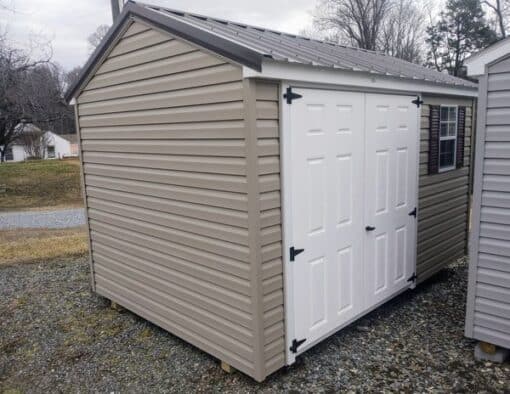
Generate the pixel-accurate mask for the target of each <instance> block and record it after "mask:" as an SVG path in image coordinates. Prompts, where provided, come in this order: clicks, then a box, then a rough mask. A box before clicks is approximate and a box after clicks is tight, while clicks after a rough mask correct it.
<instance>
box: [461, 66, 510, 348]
mask: <svg viewBox="0 0 510 394" xmlns="http://www.w3.org/2000/svg"><path fill="white" fill-rule="evenodd" d="M482 81H483V82H482V83H481V85H480V89H481V92H480V96H481V108H480V112H481V114H480V129H481V134H480V136H479V139H478V141H477V143H478V144H479V146H478V150H477V156H478V157H477V162H476V163H477V167H476V174H475V177H476V179H475V187H476V189H475V196H474V197H475V202H474V207H473V210H474V214H473V217H474V220H475V222H474V224H473V239H472V242H473V245H472V253H473V254H472V255H471V260H472V262H471V266H470V280H469V294H468V303H467V304H468V307H467V318H466V334H467V335H468V336H469V337H472V338H475V339H478V340H481V341H486V342H490V343H493V344H495V345H498V346H502V347H505V348H510V334H509V333H510V133H509V125H510V62H509V61H508V59H507V60H503V61H501V62H498V63H496V64H494V65H493V66H490V67H489V68H488V74H486V76H484V77H483V78H482ZM485 81H487V83H486V82H485Z"/></svg>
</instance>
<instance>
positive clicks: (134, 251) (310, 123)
mask: <svg viewBox="0 0 510 394" xmlns="http://www.w3.org/2000/svg"><path fill="white" fill-rule="evenodd" d="M476 95H477V90H476V85H475V84H473V83H471V82H468V81H465V80H462V79H457V78H454V77H451V76H449V75H446V74H443V73H438V72H435V71H432V70H430V69H427V68H424V67H421V66H418V65H415V64H411V63H408V62H405V61H402V60H398V59H395V58H392V57H389V56H386V55H383V54H381V53H376V52H370V51H365V50H360V49H354V48H350V47H346V46H340V45H336V44H331V43H327V42H322V41H316V40H311V39H307V38H303V37H299V36H296V35H291V34H285V33H281V32H277V31H272V30H268V29H263V28H259V27H253V26H248V25H245V24H240V23H234V22H229V21H225V20H221V19H214V18H209V17H206V16H200V15H195V14H190V13H185V12H180V11H174V10H170V9H166V8H161V7H157V6H151V5H145V4H141V3H134V2H128V3H127V5H126V7H125V8H124V10H123V12H122V14H121V15H120V17H119V19H118V20H117V22H116V23H115V25H114V26H113V27H112V29H111V30H110V32H109V33H108V35H107V37H106V38H105V39H104V41H103V42H102V44H101V45H100V46H99V47H98V49H97V50H96V51H95V53H94V54H93V56H92V58H91V59H90V60H89V62H88V63H87V64H86V66H85V67H84V71H83V74H82V76H81V77H80V79H79V80H78V82H77V83H76V85H75V86H74V87H72V88H71V89H70V91H69V93H68V99H74V100H75V103H76V114H77V119H78V129H79V133H80V146H81V148H80V149H81V160H82V164H83V172H84V177H83V178H84V186H85V189H84V190H85V198H86V206H87V213H88V225H89V229H90V240H91V270H92V286H93V289H94V291H96V292H97V293H98V294H100V295H102V296H104V297H107V298H109V299H111V300H113V301H115V302H116V303H118V304H120V305H122V306H124V307H126V308H128V309H130V310H131V311H133V312H135V313H136V314H138V315H140V316H142V317H144V318H146V319H148V320H150V321H151V322H153V323H155V324H157V325H159V326H161V327H163V328H164V329H166V330H168V331H169V332H171V333H173V334H175V335H177V336H179V337H181V338H183V339H184V340H186V341H188V342H190V343H192V344H193V345H195V346H197V347H198V348H200V349H202V350H204V351H206V352H208V353H210V354H212V355H213V356H215V357H217V358H218V359H220V360H222V361H224V362H225V363H228V364H229V365H231V366H233V367H235V368H236V369H238V370H240V371H242V372H244V373H246V374H248V375H250V376H252V377H253V378H255V379H256V380H258V381H262V380H264V379H265V378H266V377H267V376H268V375H269V374H271V373H272V372H274V371H276V370H278V369H279V368H281V367H283V366H285V365H290V364H292V363H293V362H294V361H295V358H296V356H298V355H299V354H301V353H302V352H304V351H306V350H307V349H309V348H310V347H312V346H313V345H314V344H316V343H318V342H319V341H321V340H322V339H324V338H326V337H327V336H329V335H331V334H333V333H334V332H336V331H338V330H339V329H341V328H342V327H344V326H346V325H348V324H350V323H351V322H353V321H355V320H356V319H358V318H359V317H360V316H362V315H364V314H366V313H368V312H369V311H371V310H373V309H374V308H376V307H377V306H378V305H381V304H382V303H384V302H385V301H387V300H389V299H390V298H392V297H394V296H395V295H397V294H399V293H402V292H403V291H406V290H407V289H410V288H413V287H414V286H415V285H416V283H417V282H421V281H423V280H425V279H427V278H429V277H430V276H432V275H433V274H434V273H436V272H438V271H439V270H440V269H441V268H443V267H444V266H445V265H446V264H448V263H450V262H451V261H453V260H455V259H457V258H460V257H462V256H464V255H465V253H466V248H467V231H468V211H469V183H470V168H471V136H472V128H471V119H472V108H473V104H474V100H475V98H476Z"/></svg>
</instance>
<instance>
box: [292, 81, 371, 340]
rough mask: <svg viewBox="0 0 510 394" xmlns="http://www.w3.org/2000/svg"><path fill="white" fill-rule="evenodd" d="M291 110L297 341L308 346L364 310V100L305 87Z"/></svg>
mask: <svg viewBox="0 0 510 394" xmlns="http://www.w3.org/2000/svg"><path fill="white" fill-rule="evenodd" d="M299 92H300V94H302V95H303V98H302V99H300V100H296V101H294V102H293V104H292V106H291V129H292V135H291V137H290V138H291V155H292V159H291V160H292V168H293V173H292V177H291V182H292V188H291V190H292V191H291V193H292V220H293V232H292V239H293V245H294V246H295V247H296V248H304V249H305V251H304V252H303V253H302V254H300V255H299V256H297V257H296V261H295V262H293V263H291V264H294V266H295V270H294V272H295V281H294V288H295V292H294V299H295V303H296V305H297V306H298V307H297V308H296V312H295V319H296V335H297V336H298V337H299V338H307V343H311V342H313V341H314V340H317V339H319V338H321V337H322V336H324V335H325V334H327V333H328V332H329V331H331V330H332V329H334V327H336V326H338V325H339V324H341V323H342V322H343V321H347V320H349V319H350V318H352V317H353V316H355V315H356V314H357V313H359V312H360V311H361V310H362V309H363V303H364V298H363V294H362V293H361V292H360V287H361V283H362V281H363V268H362V260H363V256H362V239H361V238H360V237H359V234H360V229H361V227H362V225H363V210H362V208H363V207H362V204H359V203H356V202H357V201H359V200H360V199H362V198H363V191H362V189H363V183H362V182H360V181H359V180H360V179H362V177H363V157H364V156H363V150H364V115H363V113H364V112H363V107H364V96H363V94H361V93H342V94H339V93H338V92H334V91H317V90H307V89H300V90H299Z"/></svg>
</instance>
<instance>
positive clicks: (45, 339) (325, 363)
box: [0, 259, 510, 393]
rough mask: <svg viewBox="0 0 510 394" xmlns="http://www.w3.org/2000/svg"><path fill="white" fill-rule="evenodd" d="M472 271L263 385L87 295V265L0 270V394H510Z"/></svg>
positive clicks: (423, 290)
mask: <svg viewBox="0 0 510 394" xmlns="http://www.w3.org/2000/svg"><path fill="white" fill-rule="evenodd" d="M466 275H467V268H466V265H465V264H464V263H462V264H457V265H456V266H452V267H450V268H449V269H447V270H445V271H443V272H442V273H441V274H440V275H438V276H437V277H436V278H435V279H434V280H433V281H430V282H428V283H426V284H425V285H422V286H420V287H419V288H418V289H417V290H416V291H414V292H409V293H405V294H403V295H401V296H400V297H398V298H396V299H394V300H393V301H391V302H390V303H388V304H386V305H385V306H383V307H381V308H379V309H378V310H376V311H375V312H373V313H371V314H370V315H368V316H367V317H365V318H363V319H361V320H360V321H359V322H357V323H356V324H354V325H352V326H350V327H348V328H346V329H344V330H342V331H341V332H339V333H337V334H336V335H334V336H332V337H331V338H329V339H327V340H325V341H324V342H322V343H321V344H319V345H317V346H316V347H314V348H313V349H311V350H309V351H308V352H306V353H305V354H303V355H302V356H301V357H300V358H299V359H298V362H297V363H296V364H295V365H294V366H292V367H291V368H288V369H285V370H282V371H280V372H277V373H276V374H274V375H272V376H271V377H270V378H269V379H268V380H267V381H266V382H265V383H263V384H257V383H255V382H254V381H253V380H251V379H249V378H248V377H246V376H244V375H243V374H241V373H234V374H232V375H227V374H225V373H223V372H222V371H221V370H220V368H219V366H218V362H217V360H215V359H214V358H212V357H210V356H209V355H207V354H205V353H203V352H201V351H200V350H197V349H196V348H194V347H192V346H190V345H188V344H186V343H185V342H183V341H181V340H179V339H178V338H176V337H174V336H172V335H170V334H168V333H166V332H165V331H163V330H161V329H159V328H157V327H156V326H153V325H152V324H150V323H147V322H145V321H144V320H142V319H141V318H139V317H137V316H135V315H133V314H131V313H130V312H123V313H119V312H115V311H113V310H111V309H110V308H109V306H108V305H109V304H108V302H106V301H105V300H104V299H102V298H100V297H97V296H93V295H91V294H90V293H89V290H88V279H89V276H88V266H87V263H86V260H85V259H79V260H75V261H57V262H53V263H47V264H42V265H24V266H11V267H3V268H0V316H1V318H0V392H2V391H3V390H14V392H17V390H18V391H21V392H40V393H43V392H103V393H106V392H150V393H152V392H201V391H207V392H233V393H238V392H275V391H287V392H295V393H297V392H316V391H322V392H326V391H327V392H332V391H348V390H354V391H358V392H364V391H378V392H380V391H383V390H386V391H403V392H425V391H434V392H444V391H458V392H505V391H506V392H509V390H510V364H508V363H506V364H503V365H498V364H492V363H489V362H475V361H474V359H473V346H474V343H473V342H472V341H470V340H467V339H466V338H464V336H463V325H464V302H465V293H464V289H465V287H466Z"/></svg>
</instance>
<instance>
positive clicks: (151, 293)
mask: <svg viewBox="0 0 510 394" xmlns="http://www.w3.org/2000/svg"><path fill="white" fill-rule="evenodd" d="M97 267H98V275H101V276H103V277H105V278H111V280H112V281H114V282H117V283H119V282H120V283H119V284H122V283H125V284H127V287H128V288H129V289H131V290H133V291H136V292H138V293H140V294H143V295H144V296H146V297H148V298H150V299H152V301H154V302H161V303H162V304H163V305H164V306H166V307H167V308H169V309H172V310H175V311H176V312H178V313H179V314H181V315H183V316H186V317H188V318H190V319H196V320H198V321H201V322H203V323H204V324H205V325H207V326H209V327H210V328H211V329H214V328H216V327H220V328H221V332H222V333H223V334H225V335H227V336H229V337H231V338H233V339H235V340H236V341H239V342H241V343H242V344H244V345H248V346H252V345H253V335H252V330H251V329H249V328H244V327H242V326H240V325H239V324H237V323H234V322H232V321H229V320H228V319H225V318H223V317H222V316H218V315H216V314H214V313H211V311H209V310H206V309H203V308H200V307H196V306H194V305H193V304H192V303H190V302H189V301H188V300H183V299H180V298H178V297H175V296H174V294H171V293H169V292H167V291H166V286H164V284H163V286H162V284H161V283H160V282H158V281H157V280H156V279H157V278H153V277H151V278H149V279H148V278H146V277H145V276H144V274H138V275H139V276H136V278H133V275H129V274H124V273H122V274H120V272H123V271H119V270H118V266H115V265H114V264H112V263H111V262H109V261H108V259H104V258H99V259H98V262H97Z"/></svg>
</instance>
